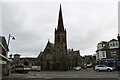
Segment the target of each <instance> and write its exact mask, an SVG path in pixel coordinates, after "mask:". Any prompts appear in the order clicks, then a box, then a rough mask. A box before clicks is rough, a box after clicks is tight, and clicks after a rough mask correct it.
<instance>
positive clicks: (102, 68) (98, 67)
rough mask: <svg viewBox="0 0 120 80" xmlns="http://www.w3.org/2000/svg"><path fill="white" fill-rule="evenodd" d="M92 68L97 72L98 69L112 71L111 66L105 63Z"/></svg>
mask: <svg viewBox="0 0 120 80" xmlns="http://www.w3.org/2000/svg"><path fill="white" fill-rule="evenodd" d="M94 70H95V71H98V72H100V71H109V72H111V71H113V68H112V67H108V66H105V65H97V66H95V68H94Z"/></svg>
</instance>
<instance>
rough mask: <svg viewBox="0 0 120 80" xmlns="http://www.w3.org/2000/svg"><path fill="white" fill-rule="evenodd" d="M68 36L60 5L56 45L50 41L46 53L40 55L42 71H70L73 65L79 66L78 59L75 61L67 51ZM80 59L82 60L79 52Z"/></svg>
mask: <svg viewBox="0 0 120 80" xmlns="http://www.w3.org/2000/svg"><path fill="white" fill-rule="evenodd" d="M66 34H67V33H66V29H65V28H64V23H63V17H62V8H61V5H60V9H59V15H58V25H57V28H55V38H54V44H53V43H51V42H50V41H48V42H47V45H46V47H45V49H44V51H43V52H41V53H40V54H39V55H38V61H39V63H40V65H41V69H42V70H69V69H70V66H71V64H72V66H73V65H77V64H79V63H77V64H75V59H76V58H75V57H74V60H73V57H72V58H71V55H69V52H68V51H67V36H66ZM78 58H79V59H80V54H79V51H78ZM79 59H77V60H79ZM77 62H79V61H77ZM78 66H79V65H78Z"/></svg>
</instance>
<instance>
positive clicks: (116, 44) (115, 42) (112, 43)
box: [109, 40, 119, 48]
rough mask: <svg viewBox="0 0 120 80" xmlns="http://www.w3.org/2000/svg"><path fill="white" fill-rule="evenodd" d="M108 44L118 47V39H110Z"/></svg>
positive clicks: (111, 46)
mask: <svg viewBox="0 0 120 80" xmlns="http://www.w3.org/2000/svg"><path fill="white" fill-rule="evenodd" d="M109 46H110V48H118V46H119V45H118V41H117V40H116V41H110V42H109Z"/></svg>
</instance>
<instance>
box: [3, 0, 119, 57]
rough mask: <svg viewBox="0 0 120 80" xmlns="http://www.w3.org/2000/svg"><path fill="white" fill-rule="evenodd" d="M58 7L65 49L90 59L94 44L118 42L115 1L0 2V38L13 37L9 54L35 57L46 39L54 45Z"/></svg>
mask: <svg viewBox="0 0 120 80" xmlns="http://www.w3.org/2000/svg"><path fill="white" fill-rule="evenodd" d="M60 3H61V5H62V14H63V21H64V26H65V28H66V30H67V44H68V45H67V47H68V48H73V49H75V50H78V49H79V50H80V54H81V55H82V56H83V55H89V54H94V53H95V51H96V46H97V43H99V42H101V41H109V40H111V39H113V38H115V39H117V34H118V0H79V1H77V0H75V1H74V0H70V1H60V0H59V1H56V0H51V2H50V1H47V0H45V1H42V0H41V1H39V2H38V1H37V0H36V1H34V2H33V0H30V1H29V2H28V0H27V1H26V2H23V1H19V0H18V2H16V1H15V0H12V1H11V2H8V0H3V3H2V35H3V36H5V37H6V39H8V34H11V35H13V36H15V37H16V40H15V41H13V40H10V46H9V48H10V52H9V53H13V54H15V53H19V54H21V56H22V57H25V56H27V57H37V56H38V54H39V53H40V52H41V51H43V50H44V48H45V46H46V44H47V41H48V39H50V42H52V43H54V30H55V27H57V22H58V13H59V5H60Z"/></svg>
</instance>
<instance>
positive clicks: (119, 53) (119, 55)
mask: <svg viewBox="0 0 120 80" xmlns="http://www.w3.org/2000/svg"><path fill="white" fill-rule="evenodd" d="M117 38H118V43H119V44H118V45H119V47H118V65H119V66H118V71H120V36H119V34H118V37H117Z"/></svg>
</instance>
